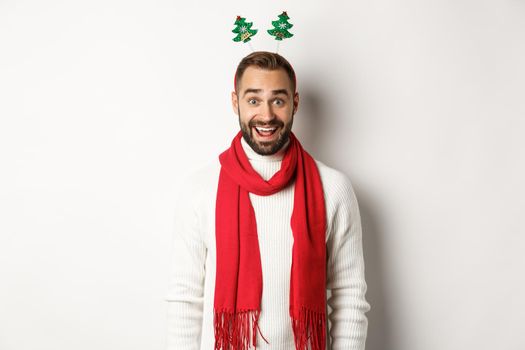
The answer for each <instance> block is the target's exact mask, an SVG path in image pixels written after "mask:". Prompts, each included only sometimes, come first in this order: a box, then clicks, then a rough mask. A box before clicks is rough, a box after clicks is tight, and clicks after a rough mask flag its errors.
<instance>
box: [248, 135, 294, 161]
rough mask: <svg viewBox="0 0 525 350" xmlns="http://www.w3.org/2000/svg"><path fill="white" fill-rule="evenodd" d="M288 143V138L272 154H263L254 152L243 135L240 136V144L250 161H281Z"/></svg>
mask: <svg viewBox="0 0 525 350" xmlns="http://www.w3.org/2000/svg"><path fill="white" fill-rule="evenodd" d="M289 144H290V138H288V140H287V141H286V143H285V144H284V145H283V146H282V147H281V148H280V149H279V150H278V151H277V152H275V153H274V154H269V155H263V154H259V153H257V152H255V151H254V150H253V148H252V147H251V146H250V145H249V144H248V143H247V142H246V141H245V140H244V138H243V137H241V145H242V148H243V149H244V153H246V156H247V157H248V159H249V160H250V161H252V160H255V161H264V162H277V161H281V160H282V159H283V157H284V154H285V153H286V149H287V148H288V145H289Z"/></svg>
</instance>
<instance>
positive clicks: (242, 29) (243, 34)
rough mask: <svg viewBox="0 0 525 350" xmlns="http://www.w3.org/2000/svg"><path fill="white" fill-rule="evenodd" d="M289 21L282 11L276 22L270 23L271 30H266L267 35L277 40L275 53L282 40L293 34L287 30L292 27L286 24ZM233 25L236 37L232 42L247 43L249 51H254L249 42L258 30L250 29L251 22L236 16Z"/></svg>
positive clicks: (288, 23)
mask: <svg viewBox="0 0 525 350" xmlns="http://www.w3.org/2000/svg"><path fill="white" fill-rule="evenodd" d="M289 19H290V17H288V14H287V13H286V11H283V13H281V14H280V15H279V16H278V19H277V20H276V21H272V25H273V28H272V29H268V30H267V32H268V34H270V35H271V36H273V37H275V40H277V49H276V50H275V53H277V52H278V51H279V43H280V42H281V41H283V39H288V38H291V37H292V36H293V34H292V33H290V32H289V31H288V29H290V28H292V27H293V24H291V23H290V22H288V20H289ZM234 25H235V28H234V29H233V30H232V32H234V33H235V34H237V36H236V37H235V38H233V41H235V42H243V43H248V45H249V46H250V48H251V50H252V51H254V49H253V47H252V44H251V43H250V40H251V39H252V37H253V36H254V35H255V34H257V31H258V30H257V29H252V25H253V22H246V18H244V17H241V16H237V19H236V20H235V23H234Z"/></svg>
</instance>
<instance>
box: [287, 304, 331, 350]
mask: <svg viewBox="0 0 525 350" xmlns="http://www.w3.org/2000/svg"><path fill="white" fill-rule="evenodd" d="M292 328H293V334H294V339H295V349H296V350H325V347H326V316H325V313H324V312H316V311H313V310H308V309H306V308H302V309H301V310H300V311H299V313H298V318H294V317H292Z"/></svg>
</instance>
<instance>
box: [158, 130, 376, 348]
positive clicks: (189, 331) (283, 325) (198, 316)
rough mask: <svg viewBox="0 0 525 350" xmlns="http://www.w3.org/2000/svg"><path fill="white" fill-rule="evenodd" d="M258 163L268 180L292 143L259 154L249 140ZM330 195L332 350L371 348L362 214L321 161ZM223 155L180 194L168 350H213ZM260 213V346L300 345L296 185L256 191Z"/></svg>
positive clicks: (343, 179) (342, 181)
mask: <svg viewBox="0 0 525 350" xmlns="http://www.w3.org/2000/svg"><path fill="white" fill-rule="evenodd" d="M241 144H242V147H243V149H244V151H245V153H246V155H247V156H248V159H249V161H250V163H251V165H252V167H253V168H254V169H255V170H256V171H257V172H258V173H259V174H260V175H261V177H262V178H263V179H265V180H268V179H270V178H271V177H272V176H273V175H274V174H275V173H276V172H277V171H278V170H279V169H280V166H281V161H282V158H283V155H284V153H285V150H286V148H287V147H288V145H289V142H288V143H287V144H285V146H284V147H283V148H282V149H281V150H279V151H278V152H277V153H275V154H273V155H266V156H263V155H260V154H257V153H256V152H255V151H254V150H253V149H252V148H251V147H250V146H249V145H248V144H247V143H246V141H245V140H244V139H241ZM315 162H316V164H317V167H318V169H319V174H320V176H321V181H322V185H323V192H324V196H325V206H326V217H327V230H326V249H327V258H328V261H327V285H326V288H327V310H328V336H327V349H329V350H343V349H344V350H364V349H365V341H366V336H367V328H368V319H367V317H366V312H368V311H369V310H370V304H369V303H368V302H367V301H366V299H365V294H366V289H367V285H366V282H365V276H364V274H365V268H364V261H363V249H362V230H361V218H360V213H359V206H358V202H357V199H356V196H355V193H354V190H353V187H352V184H351V182H350V180H349V178H348V177H347V176H346V175H344V174H343V173H341V172H340V171H338V170H335V169H333V168H330V167H328V166H326V165H325V164H323V163H322V162H320V161H318V160H315ZM220 167H221V165H220V163H219V160H218V158H217V159H216V160H215V161H213V162H211V163H209V164H207V165H206V166H204V167H202V168H200V169H198V170H197V171H194V172H193V173H192V174H190V175H189V176H188V177H187V178H186V179H185V181H184V182H183V183H182V186H181V188H180V190H179V191H178V196H177V200H176V202H177V204H176V210H175V221H174V226H175V227H174V230H173V239H172V248H171V266H170V276H169V284H168V290H167V293H166V301H167V304H168V306H167V307H168V309H167V339H166V344H167V346H166V349H167V350H212V349H214V340H215V337H214V329H213V305H214V292H215V267H216V265H215V261H216V253H215V201H216V196H217V186H218V179H219V172H220ZM249 197H250V201H251V203H252V206H253V209H254V211H255V217H256V222H257V234H258V238H259V249H260V255H261V265H262V272H263V273H262V275H263V294H262V299H261V315H260V319H259V327H260V330H261V332H262V334H263V335H264V337H265V338H266V339H267V340H268V343H266V342H265V341H264V340H263V339H262V338H261V337H260V336H258V338H257V349H260V350H294V349H295V345H294V337H293V332H292V327H291V323H290V315H289V305H288V304H289V295H290V268H291V261H292V245H293V235H292V231H291V227H290V218H291V215H292V210H293V199H294V182H293V181H292V182H291V183H290V184H289V185H288V186H286V187H285V188H284V189H283V190H282V191H280V192H278V193H275V194H273V195H269V196H258V195H255V194H253V193H250V194H249Z"/></svg>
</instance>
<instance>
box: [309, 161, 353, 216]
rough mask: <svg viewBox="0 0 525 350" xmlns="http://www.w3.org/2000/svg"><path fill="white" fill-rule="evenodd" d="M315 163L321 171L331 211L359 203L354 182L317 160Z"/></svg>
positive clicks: (327, 203) (326, 198) (327, 202)
mask: <svg viewBox="0 0 525 350" xmlns="http://www.w3.org/2000/svg"><path fill="white" fill-rule="evenodd" d="M315 163H316V164H317V169H318V170H319V175H320V177H321V182H322V184H323V191H324V194H325V203H326V205H327V209H328V210H329V211H334V210H335V209H336V208H337V207H339V206H341V205H345V206H346V205H351V204H353V202H357V199H356V196H355V192H354V187H353V184H352V181H351V180H350V178H349V177H348V176H347V175H346V174H345V173H343V172H342V171H340V170H338V169H335V168H332V167H329V166H328V165H326V164H324V163H323V162H321V161H319V160H317V159H315ZM330 209H332V210H330Z"/></svg>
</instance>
